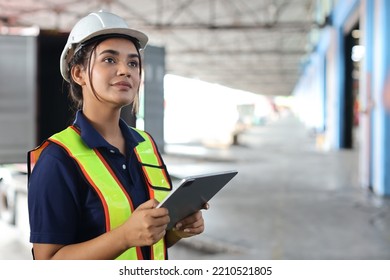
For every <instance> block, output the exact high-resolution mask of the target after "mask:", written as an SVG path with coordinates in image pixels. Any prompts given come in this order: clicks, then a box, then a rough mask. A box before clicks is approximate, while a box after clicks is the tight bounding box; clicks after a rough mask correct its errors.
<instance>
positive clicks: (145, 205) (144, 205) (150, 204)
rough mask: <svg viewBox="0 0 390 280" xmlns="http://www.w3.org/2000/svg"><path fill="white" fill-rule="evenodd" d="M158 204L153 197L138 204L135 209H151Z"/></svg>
mask: <svg viewBox="0 0 390 280" xmlns="http://www.w3.org/2000/svg"><path fill="white" fill-rule="evenodd" d="M157 205H158V201H157V200H155V199H154V198H152V199H149V200H148V201H146V202H144V203H142V204H141V205H140V206H138V208H137V209H153V208H156V207H157Z"/></svg>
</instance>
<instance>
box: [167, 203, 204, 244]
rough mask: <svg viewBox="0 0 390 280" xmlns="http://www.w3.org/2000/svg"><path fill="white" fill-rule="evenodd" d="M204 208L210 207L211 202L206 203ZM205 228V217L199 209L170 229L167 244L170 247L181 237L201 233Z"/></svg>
mask: <svg viewBox="0 0 390 280" xmlns="http://www.w3.org/2000/svg"><path fill="white" fill-rule="evenodd" d="M203 209H205V210H207V209H209V204H208V203H206V204H205V205H204V206H203ZM204 229H205V225H204V219H203V216H202V212H201V211H200V210H199V211H197V212H195V213H194V214H192V215H190V216H188V217H186V218H184V219H182V220H181V221H179V222H178V223H177V224H176V225H175V227H174V228H173V229H172V230H170V231H168V234H167V245H168V247H170V246H172V245H173V244H175V243H176V242H177V241H179V240H180V239H181V238H187V237H191V236H194V235H198V234H201V233H202V232H203V231H204Z"/></svg>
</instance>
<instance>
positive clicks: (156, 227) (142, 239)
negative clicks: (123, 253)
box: [123, 199, 169, 248]
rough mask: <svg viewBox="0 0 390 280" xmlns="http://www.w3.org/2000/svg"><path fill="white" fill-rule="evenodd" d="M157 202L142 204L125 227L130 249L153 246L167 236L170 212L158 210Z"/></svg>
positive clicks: (149, 201)
mask: <svg viewBox="0 0 390 280" xmlns="http://www.w3.org/2000/svg"><path fill="white" fill-rule="evenodd" d="M157 205H158V202H157V200H155V199H151V200H148V201H146V202H145V203H143V204H141V205H140V206H139V207H138V208H137V209H135V211H134V212H133V213H132V215H131V216H130V218H129V219H128V220H127V221H126V223H125V224H124V225H123V226H124V228H125V239H126V241H127V244H128V247H129V248H130V247H135V246H151V245H153V244H155V243H156V242H157V241H159V240H160V239H161V238H163V237H164V236H165V233H166V228H167V225H168V223H169V216H168V210H167V209H165V208H156V206H157Z"/></svg>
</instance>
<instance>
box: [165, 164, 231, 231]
mask: <svg viewBox="0 0 390 280" xmlns="http://www.w3.org/2000/svg"><path fill="white" fill-rule="evenodd" d="M237 173H238V172H237V171H235V170H231V171H223V172H218V173H208V174H202V175H195V176H189V177H186V178H184V179H182V181H181V182H180V184H179V186H178V187H177V188H176V189H175V190H173V191H172V192H171V193H170V194H169V195H168V196H167V197H166V198H165V199H164V200H163V201H161V202H160V203H159V204H158V206H157V208H159V207H165V208H167V209H168V211H169V217H170V222H169V224H168V227H167V229H172V228H173V227H174V226H175V224H176V223H177V222H178V221H180V220H182V219H183V218H185V217H187V216H188V215H190V214H193V213H195V212H196V211H198V210H200V209H202V208H203V206H204V204H205V203H206V202H208V201H209V200H210V199H211V198H212V197H213V196H214V195H215V194H216V193H217V192H219V191H220V190H221V189H222V188H223V187H224V186H226V184H227V183H228V182H229V181H230V180H231V179H233V177H234V176H236V175H237Z"/></svg>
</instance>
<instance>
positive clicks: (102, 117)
mask: <svg viewBox="0 0 390 280" xmlns="http://www.w3.org/2000/svg"><path fill="white" fill-rule="evenodd" d="M120 112H121V111H120V110H112V111H110V110H100V111H99V110H94V108H87V107H84V108H83V114H84V116H85V117H86V118H87V119H88V120H89V122H90V123H91V124H92V126H93V127H94V128H95V129H96V130H97V131H98V132H99V133H100V135H102V136H103V138H104V139H105V140H106V141H107V142H108V143H110V144H111V145H113V146H114V147H117V148H118V149H119V151H120V152H121V153H122V154H123V155H126V144H125V139H124V138H123V135H122V131H121V129H120V127H119V118H120Z"/></svg>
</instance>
